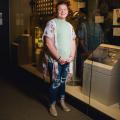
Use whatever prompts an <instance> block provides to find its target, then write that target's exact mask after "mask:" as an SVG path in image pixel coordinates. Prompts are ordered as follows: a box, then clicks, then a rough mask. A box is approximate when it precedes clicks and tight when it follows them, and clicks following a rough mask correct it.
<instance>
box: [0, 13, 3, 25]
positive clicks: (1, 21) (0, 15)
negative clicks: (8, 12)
mask: <svg viewBox="0 0 120 120" xmlns="http://www.w3.org/2000/svg"><path fill="white" fill-rule="evenodd" d="M1 25H3V13H2V12H0V26H1Z"/></svg>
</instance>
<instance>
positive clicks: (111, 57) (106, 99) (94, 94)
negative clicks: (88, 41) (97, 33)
mask: <svg viewBox="0 0 120 120" xmlns="http://www.w3.org/2000/svg"><path fill="white" fill-rule="evenodd" d="M82 91H83V94H85V95H87V96H90V97H91V98H93V99H95V100H97V101H98V102H100V103H102V104H105V105H112V104H115V103H117V102H118V101H120V93H119V91H120V47H118V46H114V45H107V44H101V45H100V46H98V47H97V48H96V50H95V51H94V52H93V53H92V54H91V55H90V56H89V57H88V59H87V60H85V61H84V69H83V88H82Z"/></svg>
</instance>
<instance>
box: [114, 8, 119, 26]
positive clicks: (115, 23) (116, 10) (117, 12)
mask: <svg viewBox="0 0 120 120" xmlns="http://www.w3.org/2000/svg"><path fill="white" fill-rule="evenodd" d="M118 18H120V8H119V9H114V10H113V25H120V23H118Z"/></svg>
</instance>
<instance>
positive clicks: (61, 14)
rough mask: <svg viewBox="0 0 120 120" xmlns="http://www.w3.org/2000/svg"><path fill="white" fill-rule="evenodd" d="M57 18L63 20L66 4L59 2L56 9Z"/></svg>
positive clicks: (66, 8) (66, 12) (66, 10)
mask: <svg viewBox="0 0 120 120" xmlns="http://www.w3.org/2000/svg"><path fill="white" fill-rule="evenodd" d="M57 13H58V18H60V19H63V20H65V19H66V17H67V16H68V7H67V5H66V4H60V5H58V9H57Z"/></svg>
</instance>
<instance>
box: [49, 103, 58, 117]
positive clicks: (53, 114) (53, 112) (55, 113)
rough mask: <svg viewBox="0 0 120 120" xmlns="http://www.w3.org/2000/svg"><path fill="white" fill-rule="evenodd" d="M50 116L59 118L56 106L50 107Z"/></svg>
mask: <svg viewBox="0 0 120 120" xmlns="http://www.w3.org/2000/svg"><path fill="white" fill-rule="evenodd" d="M50 114H51V115H52V116H54V117H57V110H56V108H55V105H51V106H50Z"/></svg>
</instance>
